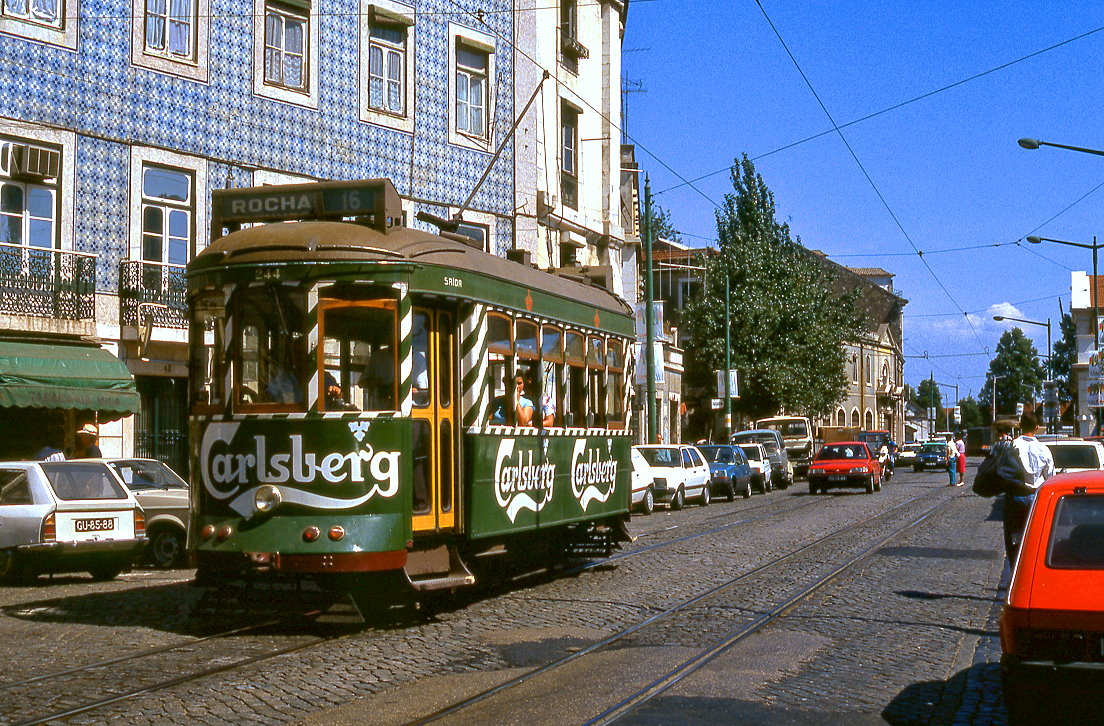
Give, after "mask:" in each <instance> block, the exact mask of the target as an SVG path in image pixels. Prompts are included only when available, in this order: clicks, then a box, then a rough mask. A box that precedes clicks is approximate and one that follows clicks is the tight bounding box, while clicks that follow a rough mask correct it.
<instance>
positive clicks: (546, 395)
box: [536, 325, 564, 426]
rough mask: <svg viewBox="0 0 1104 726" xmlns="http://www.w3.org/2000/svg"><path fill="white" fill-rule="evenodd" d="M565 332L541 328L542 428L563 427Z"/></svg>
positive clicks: (551, 327) (538, 415) (538, 405)
mask: <svg viewBox="0 0 1104 726" xmlns="http://www.w3.org/2000/svg"><path fill="white" fill-rule="evenodd" d="M563 367H564V354H563V331H561V330H560V329H559V328H557V327H555V326H553V325H545V326H543V327H542V328H541V376H540V391H539V396H540V398H539V399H538V400H537V404H536V405H537V412H536V416H537V419H538V420H539V421H540V423H541V425H542V426H559V425H561V420H562V419H561V417H560V411H562V410H563V402H562V401H561V397H560V389H561V388H562V386H561V385H560V380H561V379H562V378H563Z"/></svg>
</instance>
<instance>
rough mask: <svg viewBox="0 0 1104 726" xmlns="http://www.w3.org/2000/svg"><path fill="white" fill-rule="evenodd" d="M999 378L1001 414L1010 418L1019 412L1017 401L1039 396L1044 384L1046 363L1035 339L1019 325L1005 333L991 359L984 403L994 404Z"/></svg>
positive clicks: (980, 397) (999, 416)
mask: <svg viewBox="0 0 1104 726" xmlns="http://www.w3.org/2000/svg"><path fill="white" fill-rule="evenodd" d="M994 380H995V382H996V392H997V418H1002V417H1004V418H1007V417H1010V416H1014V415H1015V413H1016V404H1017V403H1026V402H1027V401H1032V400H1034V399H1035V397H1036V392H1037V391H1039V389H1040V388H1041V387H1042V383H1043V366H1042V365H1041V364H1040V363H1039V353H1038V351H1037V350H1035V346H1034V345H1033V344H1032V342H1031V339H1030V338H1028V337H1027V336H1026V335H1024V332H1023V331H1022V330H1020V329H1019V328H1012V329H1011V330H1008V331H1006V332H1005V333H1004V335H1002V336H1001V339H1000V342H998V343H997V350H996V354H995V355H994V356H993V359H992V360H991V361H989V372H988V374H987V375H986V377H985V388H983V389H982V390H981V395H980V396H978V398H979V399H980V403H981V405H982V406H985V407H986V408H991V407H992V405H993V387H994Z"/></svg>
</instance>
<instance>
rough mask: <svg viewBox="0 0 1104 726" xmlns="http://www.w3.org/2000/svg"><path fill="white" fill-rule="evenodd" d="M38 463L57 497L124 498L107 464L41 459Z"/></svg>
mask: <svg viewBox="0 0 1104 726" xmlns="http://www.w3.org/2000/svg"><path fill="white" fill-rule="evenodd" d="M40 466H41V467H42V472H43V473H44V474H45V475H46V478H47V479H48V480H49V481H50V486H51V487H53V490H54V494H56V495H57V496H58V499H65V500H72V499H126V498H127V494H126V492H125V491H123V488H122V487H121V486H119V480H118V479H116V478H115V477H114V476H112V474H111V471H110V470H109V469H108V468H107V464H101V463H98V462H97V463H84V462H68V461H56V462H44V463H42V464H40Z"/></svg>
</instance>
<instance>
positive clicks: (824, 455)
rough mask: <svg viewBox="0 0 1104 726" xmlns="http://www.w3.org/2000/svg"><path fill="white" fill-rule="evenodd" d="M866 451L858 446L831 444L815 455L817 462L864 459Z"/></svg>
mask: <svg viewBox="0 0 1104 726" xmlns="http://www.w3.org/2000/svg"><path fill="white" fill-rule="evenodd" d="M865 458H866V451H865V450H864V449H863V447H862V446H859V445H858V444H833V445H831V446H825V447H824V448H823V449H821V450H820V453H819V454H817V460H818V461H823V460H826V459H829V460H831V459H865Z"/></svg>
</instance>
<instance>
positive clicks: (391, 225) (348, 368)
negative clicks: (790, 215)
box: [187, 180, 634, 610]
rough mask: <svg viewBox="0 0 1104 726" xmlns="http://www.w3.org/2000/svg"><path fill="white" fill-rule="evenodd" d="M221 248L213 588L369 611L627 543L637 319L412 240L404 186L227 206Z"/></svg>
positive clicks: (199, 310)
mask: <svg viewBox="0 0 1104 726" xmlns="http://www.w3.org/2000/svg"><path fill="white" fill-rule="evenodd" d="M243 225H245V228H242V226H243ZM250 225H251V226H250ZM211 229H212V244H211V245H210V246H208V247H207V248H206V249H205V250H203V251H202V252H201V253H199V254H198V255H197V256H196V257H195V259H194V260H193V261H192V262H191V263H190V264H189V266H188V271H187V281H188V301H189V315H190V326H191V330H190V341H191V351H190V365H191V381H192V385H191V434H192V438H191V440H192V456H193V468H192V471H193V472H194V477H195V479H196V482H195V485H193V486H192V488H191V491H192V505H193V506H192V517H191V522H190V533H189V547H190V549H192V550H193V552H194V557H195V564H196V566H197V574H196V578H197V583H198V584H200V585H207V586H213V587H218V586H220V585H225V584H227V583H229V582H233V581H243V580H244V581H249V582H257V581H264V580H269V579H270V580H273V581H277V580H282V579H285V578H292V579H293V580H313V581H316V582H317V583H318V584H319V585H320V586H321V587H323V588H326V589H332V588H337V589H340V590H342V591H343V592H347V593H348V594H351V595H352V596H353V600H354V602H355V603H356V604H357V606H358V607H359V608H361V610H363V609H364V607H365V606H367V605H369V604H372V603H376V602H378V601H379V600H380V598H381V597H383V598H386V597H387V596H388V595H392V594H396V592H395V591H396V590H401V591H404V592H405V593H406V594H410V593H416V592H418V591H429V590H441V589H453V588H457V587H461V586H465V585H470V584H473V583H474V582H475V580H476V575H478V574H479V573H480V572H481V569H480V565H481V563H484V562H495V561H500V560H502V559H507V560H516V559H525V560H527V562H526V564H538V565H545V566H547V565H552V564H555V563H556V562H558V561H562V560H563V559H564V558H567V557H570V556H608V555H609V554H610V553H611V552H612V550H613V549H614V548H616V547H617V546H618V545H619V543H620V542H622V541H627V539H628V534H627V530H626V524H627V521H628V517H629V515H628V511H629V500H630V463H629V450H630V436H629V431H628V429H627V426H626V421H627V413H626V412H627V409H628V392H629V381H631V370H629V368H628V365H629V361H628V360H627V355H628V354H629V352H630V351H631V346H630V340H631V337H632V335H633V333H634V325H633V319H632V317H631V313H630V310H629V308H628V306H627V305H626V304H625V303H624V302H623V301H621V300H620V299H619V298H617V297H616V296H615V295H613V294H612V293H611V292H609V291H607V290H606V289H604V288H603V287H600V286H598V285H595V284H593V283H591V282H590V281H589V280H587V279H586V278H582V277H578V276H574V277H573V276H569V275H565V274H553V273H548V272H543V271H540V270H537V269H535V268H534V267H531V266H529V265H527V264H519V263H518V262H515V261H511V260H507V259H504V258H501V257H497V256H495V255H491V254H488V253H486V252H484V251H483V250H482V249H481V248H476V247H473V246H472V244H470V243H467V242H465V241H463V240H464V238H463V237H460V236H458V235H455V234H449V233H448V232H442V233H441V234H431V233H428V232H424V231H420V230H416V229H411V228H407V227H404V226H402V209H401V205H400V200H399V197H398V194H397V193H396V191H395V189H394V187H393V186H392V185H391V183H390V181H388V180H368V181H360V182H323V183H316V184H303V185H287V186H269V187H262V188H252V189H233V190H216V191H215V192H214V195H213V219H212V225H211ZM529 407H531V408H529ZM528 410H531V411H532V420H531V421H529V422H526V421H525V420H523V419H525V418H526V417H527V416H526V413H527V411H528ZM503 556H506V557H505V558H504V557H503ZM510 556H512V557H510Z"/></svg>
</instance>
